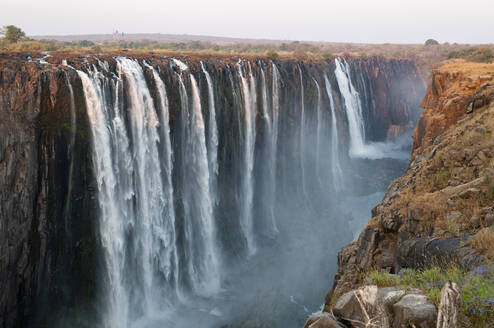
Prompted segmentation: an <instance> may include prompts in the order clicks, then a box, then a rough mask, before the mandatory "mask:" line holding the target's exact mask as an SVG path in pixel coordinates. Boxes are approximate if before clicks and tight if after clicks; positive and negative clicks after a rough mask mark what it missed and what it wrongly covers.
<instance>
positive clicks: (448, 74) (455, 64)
mask: <svg viewBox="0 0 494 328" xmlns="http://www.w3.org/2000/svg"><path fill="white" fill-rule="evenodd" d="M493 79H494V65H492V64H478V63H467V62H464V61H451V62H447V63H446V64H444V65H443V66H441V67H440V68H438V69H436V70H434V71H433V74H432V81H431V84H430V85H429V88H428V90H427V94H426V96H425V98H424V100H423V101H422V106H424V108H425V110H424V112H423V114H422V116H421V117H420V120H419V122H418V125H417V128H416V130H415V134H414V144H413V152H412V157H411V160H410V164H409V166H408V169H407V171H406V173H405V174H404V175H403V176H402V177H400V178H398V179H396V180H395V181H394V182H393V183H391V185H390V186H389V188H388V190H387V192H386V194H385V196H384V198H383V200H382V202H381V203H380V204H378V205H377V206H376V207H375V208H374V209H373V210H372V217H371V219H370V220H369V222H368V223H367V226H366V227H365V229H364V230H363V231H362V232H361V234H360V236H359V238H358V239H357V240H355V241H354V242H352V243H351V244H349V245H347V246H346V247H345V248H343V249H342V250H341V252H340V253H339V256H338V268H339V269H338V273H337V275H336V278H335V281H334V285H333V288H332V290H330V292H329V293H328V294H327V297H326V304H327V305H331V304H334V301H335V299H336V298H337V297H339V296H341V295H342V294H343V293H345V292H346V291H349V290H351V289H354V288H356V287H358V286H361V285H362V284H365V283H366V282H365V278H366V275H367V274H368V273H369V272H370V271H372V270H379V271H384V272H389V273H393V274H397V273H398V272H399V271H400V269H402V268H412V269H424V268H430V267H432V266H441V265H443V266H445V267H447V266H451V265H457V266H458V267H460V268H462V269H465V270H466V271H469V270H472V269H473V268H475V267H476V266H477V265H480V264H481V263H485V262H486V259H487V258H486V256H487V255H486V254H485V252H484V251H482V250H479V249H475V248H472V247H469V244H468V243H467V242H466V241H467V240H468V238H470V237H471V236H475V234H476V233H478V232H479V231H482V229H483V228H485V227H489V226H492V224H493V223H494V220H493V218H494V216H493V215H492V211H493V207H492V201H493V199H492V194H491V192H490V191H489V190H491V188H492V183H491V182H490V177H491V176H492V174H493V161H492V159H493V156H494V154H493V153H492V146H493V144H492V135H491V133H492V131H493V130H492V128H493V122H494V121H493V115H494V85H493V84H492V82H491V81H492V80H493Z"/></svg>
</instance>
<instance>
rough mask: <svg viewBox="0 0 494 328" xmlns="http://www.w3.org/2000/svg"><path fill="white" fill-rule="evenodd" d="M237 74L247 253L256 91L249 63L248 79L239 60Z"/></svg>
mask: <svg viewBox="0 0 494 328" xmlns="http://www.w3.org/2000/svg"><path fill="white" fill-rule="evenodd" d="M237 66H238V74H239V77H240V82H241V84H242V96H243V100H244V124H245V126H244V174H243V181H242V190H243V197H242V204H241V206H242V209H241V218H240V220H241V221H240V224H241V227H242V230H243V234H244V237H245V239H246V241H247V251H248V253H249V254H251V255H252V254H254V253H255V252H256V249H257V247H256V243H255V238H254V225H253V218H252V206H253V196H254V187H253V174H252V173H253V169H254V147H255V140H256V121H255V119H256V105H257V92H256V82H255V80H254V76H253V75H252V68H251V66H250V64H249V66H248V68H249V81H247V78H246V77H245V76H244V73H243V72H242V65H241V63H240V62H239V63H238V64H237Z"/></svg>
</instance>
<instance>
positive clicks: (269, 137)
mask: <svg viewBox="0 0 494 328" xmlns="http://www.w3.org/2000/svg"><path fill="white" fill-rule="evenodd" d="M273 65H274V64H273ZM273 69H275V68H273ZM275 74H277V73H274V71H273V84H274V85H273V87H275V88H276V90H273V100H272V104H271V107H272V109H271V111H272V113H271V114H270V113H269V101H268V90H267V82H266V73H265V72H264V68H262V67H261V94H262V113H263V118H264V121H265V126H266V130H267V131H266V132H265V133H264V141H263V144H264V147H265V148H264V149H265V157H266V165H265V166H264V172H265V177H264V179H263V181H262V184H263V186H264V190H263V195H262V196H263V197H264V198H265V203H264V204H265V206H264V208H265V209H266V213H265V216H266V217H267V218H269V220H267V221H268V222H267V224H265V226H267V229H268V231H267V234H268V235H271V236H273V235H276V234H277V233H278V227H277V226H276V214H275V209H274V206H275V203H276V187H275V185H276V139H277V136H276V134H277V133H278V132H277V130H278V127H277V124H278V122H277V121H278V113H277V111H278V106H279V105H278V103H276V104H275V102H278V99H277V98H278V81H275V80H274V79H277V76H276V77H275ZM275 98H276V99H275Z"/></svg>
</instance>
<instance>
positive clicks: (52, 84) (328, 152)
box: [0, 53, 425, 328]
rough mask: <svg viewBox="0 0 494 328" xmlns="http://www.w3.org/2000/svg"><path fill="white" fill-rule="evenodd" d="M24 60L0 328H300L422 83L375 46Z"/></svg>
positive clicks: (411, 116) (405, 146) (395, 147)
mask: <svg viewBox="0 0 494 328" xmlns="http://www.w3.org/2000/svg"><path fill="white" fill-rule="evenodd" d="M33 57H35V58H34V59H32V58H28V59H26V58H27V55H21V54H18V55H14V54H12V55H6V54H0V67H1V70H0V136H1V141H0V197H1V199H2V205H3V206H2V208H0V215H1V216H2V218H4V220H3V221H2V223H1V224H2V226H1V229H0V250H1V254H2V257H1V259H0V289H1V290H2V291H4V293H3V295H2V296H0V314H2V315H1V317H0V318H1V319H0V327H2V328H11V327H112V328H113V327H115V328H117V327H124V328H126V327H136V328H137V327H149V328H152V327H162V326H173V327H189V326H191V325H194V324H197V323H198V322H201V325H202V327H301V326H302V325H303V323H304V322H305V319H306V318H307V316H309V315H310V314H311V313H312V312H315V311H317V310H319V309H320V307H321V305H322V304H321V303H322V300H323V299H324V294H325V292H326V291H325V290H324V286H326V288H327V289H329V287H330V284H331V278H330V277H332V276H333V275H334V274H335V272H336V270H337V267H336V255H337V252H338V250H339V249H340V248H341V247H342V246H343V245H345V244H347V243H348V242H351V241H352V240H353V238H354V235H355V233H356V232H358V231H360V229H361V228H362V227H363V225H364V222H363V221H362V220H363V219H366V218H365V217H364V218H362V217H360V216H359V214H358V213H360V212H362V211H364V212H365V211H368V210H370V207H369V206H372V205H373V204H371V205H369V204H368V203H372V201H369V198H370V199H373V198H379V197H382V195H383V193H384V190H385V188H386V186H387V185H388V183H389V182H390V181H391V180H392V179H393V178H395V177H398V176H399V175H401V174H402V173H403V171H404V169H405V167H406V165H407V160H408V154H409V152H410V150H411V138H410V137H411V134H412V132H413V129H414V127H415V124H416V122H417V120H418V118H419V114H420V111H419V110H418V105H419V103H420V101H421V99H422V97H423V95H424V94H425V88H424V82H423V80H422V78H421V77H420V75H419V73H418V70H417V68H416V66H415V64H414V63H413V62H411V61H408V60H397V59H385V58H382V57H369V58H360V57H349V56H347V57H338V58H336V59H332V60H318V61H296V60H289V59H286V60H271V59H266V58H256V57H249V56H246V57H230V56H201V55H194V56H182V57H178V56H177V57H174V58H172V57H167V56H157V55H152V54H150V55H141V54H132V53H124V54H122V53H120V54H114V55H104V54H101V55H84V56H79V55H74V54H61V53H57V54H55V55H53V56H50V55H36V56H34V55H33ZM321 286H323V288H322V289H321Z"/></svg>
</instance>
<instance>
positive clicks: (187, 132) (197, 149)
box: [175, 60, 220, 296]
mask: <svg viewBox="0 0 494 328" xmlns="http://www.w3.org/2000/svg"><path fill="white" fill-rule="evenodd" d="M175 62H178V63H179V64H178V66H179V67H180V69H181V70H182V73H181V74H184V73H183V72H185V71H188V67H187V66H186V64H185V63H182V62H179V61H178V60H175ZM181 74H178V78H179V84H180V95H181V107H182V122H181V125H182V140H181V142H182V145H183V147H182V148H183V152H182V156H183V158H182V160H183V162H184V167H183V171H182V172H183V173H182V174H183V176H182V179H183V182H182V188H183V192H182V193H183V195H182V203H183V208H184V232H185V240H184V243H185V244H186V246H185V249H184V260H185V261H187V272H188V277H187V278H186V280H188V281H189V282H190V285H191V288H192V289H193V291H194V292H195V293H197V294H199V295H203V296H209V295H212V294H214V293H215V292H217V291H218V290H219V288H220V276H219V275H220V271H219V255H218V249H217V246H216V244H215V240H216V238H215V226H214V219H213V204H212V199H211V192H210V187H209V183H210V178H209V166H208V153H207V148H206V137H205V125H204V120H203V116H202V109H201V99H200V95H199V90H198V86H197V82H196V80H195V78H194V75H192V74H189V75H188V76H189V78H190V84H191V93H192V95H191V99H192V102H189V100H188V97H189V96H188V93H187V89H186V87H185V84H184V81H183V78H182V75H181Z"/></svg>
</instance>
